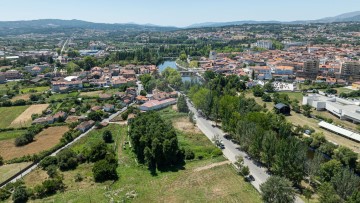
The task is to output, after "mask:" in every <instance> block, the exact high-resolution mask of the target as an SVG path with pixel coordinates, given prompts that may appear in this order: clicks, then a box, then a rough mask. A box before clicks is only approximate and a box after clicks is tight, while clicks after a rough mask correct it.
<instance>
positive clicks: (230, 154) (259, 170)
mask: <svg viewBox="0 0 360 203" xmlns="http://www.w3.org/2000/svg"><path fill="white" fill-rule="evenodd" d="M187 104H188V107H189V109H190V110H191V111H192V112H193V113H194V116H195V118H196V124H197V126H198V127H199V129H200V130H201V131H202V132H203V133H204V134H205V135H206V136H207V137H208V138H209V139H210V140H211V141H212V140H213V138H214V136H215V135H219V138H220V140H222V142H223V144H224V146H225V149H223V154H224V156H225V157H226V158H227V159H229V160H230V161H231V162H232V163H234V162H235V161H236V158H235V157H236V156H239V155H240V156H242V157H244V164H245V165H246V166H248V167H249V171H250V174H251V175H252V176H254V178H255V181H252V182H251V184H252V185H253V186H254V187H255V188H256V189H257V190H258V191H260V185H261V184H262V183H264V182H266V180H267V179H268V178H269V177H270V175H268V174H267V173H266V168H265V167H261V166H260V165H256V164H255V163H254V162H253V161H252V160H249V159H247V158H245V157H247V156H248V155H247V154H246V153H245V152H243V151H240V150H239V149H238V148H239V145H237V144H234V143H233V142H232V141H229V140H227V139H225V138H224V137H223V136H224V134H225V133H224V132H223V131H222V130H221V129H219V128H217V127H213V126H212V125H211V124H212V122H211V121H209V120H206V119H205V118H203V117H201V116H199V115H198V113H197V111H196V109H195V107H194V106H193V105H192V104H191V103H190V102H189V100H187ZM296 203H303V201H302V200H301V199H300V198H299V197H297V198H296Z"/></svg>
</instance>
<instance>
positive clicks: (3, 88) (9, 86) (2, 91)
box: [0, 82, 17, 95]
mask: <svg viewBox="0 0 360 203" xmlns="http://www.w3.org/2000/svg"><path fill="white" fill-rule="evenodd" d="M16 83H17V82H7V83H5V84H0V94H2V95H4V94H6V92H7V90H8V89H12V87H13V86H15V85H16Z"/></svg>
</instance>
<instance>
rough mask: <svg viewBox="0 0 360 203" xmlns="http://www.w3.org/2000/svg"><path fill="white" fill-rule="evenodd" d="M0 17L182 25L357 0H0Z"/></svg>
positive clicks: (313, 15) (348, 5) (315, 13)
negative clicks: (0, 0)
mask: <svg viewBox="0 0 360 203" xmlns="http://www.w3.org/2000/svg"><path fill="white" fill-rule="evenodd" d="M0 8H1V12H0V21H9V20H32V19H44V18H58V19H79V20H86V21H92V22H106V23H127V22H135V23H140V24H145V23H152V24H157V25H175V26H187V25H190V24H194V23H201V22H226V21H237V20H281V21H291V20H309V19H318V18H322V17H328V16H335V15H338V14H342V13H345V12H351V11H358V10H360V1H359V0H57V1H55V0H3V1H2V2H0Z"/></svg>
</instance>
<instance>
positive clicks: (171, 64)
mask: <svg viewBox="0 0 360 203" xmlns="http://www.w3.org/2000/svg"><path fill="white" fill-rule="evenodd" d="M167 67H170V68H173V69H176V70H178V68H177V67H176V63H175V61H164V62H163V63H162V64H160V65H158V68H159V71H160V73H162V72H163V71H164V70H165V68H167ZM193 79H198V78H197V77H193ZM182 81H183V82H185V81H191V77H188V76H186V77H182Z"/></svg>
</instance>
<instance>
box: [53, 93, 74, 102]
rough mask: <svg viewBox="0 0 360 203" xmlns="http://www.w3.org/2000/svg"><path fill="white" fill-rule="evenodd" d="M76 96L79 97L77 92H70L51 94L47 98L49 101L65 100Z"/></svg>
mask: <svg viewBox="0 0 360 203" xmlns="http://www.w3.org/2000/svg"><path fill="white" fill-rule="evenodd" d="M78 95H79V93H78V92H71V93H68V94H53V95H51V96H50V97H49V100H58V99H66V98H69V97H77V96H78Z"/></svg>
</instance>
